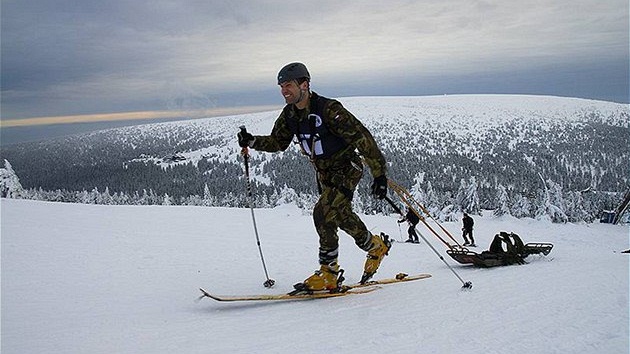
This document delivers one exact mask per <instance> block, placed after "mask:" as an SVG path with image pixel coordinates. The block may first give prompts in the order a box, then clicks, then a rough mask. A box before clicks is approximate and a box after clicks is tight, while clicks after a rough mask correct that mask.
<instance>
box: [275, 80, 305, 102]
mask: <svg viewBox="0 0 630 354" xmlns="http://www.w3.org/2000/svg"><path fill="white" fill-rule="evenodd" d="M306 85H308V83H307V82H306V81H305V82H303V83H302V84H300V85H298V83H297V81H295V80H290V81H285V82H283V83H281V84H280V93H282V97H284V101H285V102H286V103H287V104H296V103H298V102H299V100H300V97H302V98H303V97H304V96H303V95H300V92H301V90H306Z"/></svg>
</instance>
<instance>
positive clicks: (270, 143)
mask: <svg viewBox="0 0 630 354" xmlns="http://www.w3.org/2000/svg"><path fill="white" fill-rule="evenodd" d="M311 95H312V96H314V97H315V98H317V97H318V96H317V94H316V93H314V92H313V93H311ZM322 98H323V97H322ZM324 99H325V98H324ZM325 100H326V104H325V106H324V108H323V114H322V117H321V118H322V123H323V124H325V125H326V127H327V128H328V130H329V131H330V132H331V133H332V134H334V135H336V136H338V137H341V138H342V139H343V140H344V141H345V144H346V145H347V146H346V147H345V148H343V149H341V150H339V151H337V152H336V153H335V154H333V155H332V156H330V157H326V158H321V157H314V158H312V159H311V160H312V162H313V164H314V166H315V169H316V170H317V172H318V173H319V174H320V176H321V177H322V178H323V179H324V180H326V176H327V175H328V174H329V173H335V172H342V171H343V170H345V169H348V168H353V166H352V165H353V164H356V165H359V166H360V165H361V164H362V163H361V157H363V161H364V162H365V164H367V165H368V167H369V168H370V171H371V173H372V176H374V177H379V176H383V175H385V173H386V169H387V166H386V164H385V158H384V157H383V154H382V153H381V151H380V149H379V148H378V146H377V144H376V141H374V137H373V136H372V134H371V133H370V132H369V131H368V130H367V128H365V126H364V125H363V124H362V123H361V122H360V121H359V120H358V119H357V118H356V117H355V116H354V115H352V113H350V112H349V111H348V110H346V109H345V108H344V107H343V106H342V105H341V103H339V102H338V101H336V100H331V99H325ZM310 102H312V101H310V100H309V105H308V107H306V108H305V109H302V110H299V109H297V108H296V107H295V105H287V106H286V107H285V108H284V109H283V110H282V113H281V114H280V116H279V117H278V118H277V119H276V122H275V123H274V126H273V129H272V130H271V134H270V135H266V136H256V137H255V138H256V140H255V141H254V144H253V146H252V148H254V149H256V150H260V151H267V152H276V151H284V150H286V149H287V148H288V147H289V145H290V144H291V142H292V141H293V137H294V135H295V134H294V131H293V130H292V129H291V128H290V127H289V125H288V124H287V119H297V121H298V122H299V121H302V120H304V119H308V116H309V114H310V113H311V109H312V107H311V103H310ZM288 116H291V117H290V118H289V117H288ZM357 151H358V153H357ZM303 152H304V151H303Z"/></svg>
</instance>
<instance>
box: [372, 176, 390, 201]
mask: <svg viewBox="0 0 630 354" xmlns="http://www.w3.org/2000/svg"><path fill="white" fill-rule="evenodd" d="M372 195H373V196H374V198H376V199H385V197H386V196H387V177H385V175H382V176H379V177H376V178H374V183H372Z"/></svg>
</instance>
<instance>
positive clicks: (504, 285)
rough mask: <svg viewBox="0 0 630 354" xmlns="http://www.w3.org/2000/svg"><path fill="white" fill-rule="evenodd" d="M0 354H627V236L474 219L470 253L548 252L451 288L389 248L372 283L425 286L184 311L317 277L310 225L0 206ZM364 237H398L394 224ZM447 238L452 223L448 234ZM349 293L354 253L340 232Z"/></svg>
mask: <svg viewBox="0 0 630 354" xmlns="http://www.w3.org/2000/svg"><path fill="white" fill-rule="evenodd" d="M1 217H2V229H1V231H2V234H1V237H2V244H1V246H2V348H1V349H2V353H3V354H12V353H48V354H51V353H458V354H463V353H484V354H487V353H502V354H503V353H514V354H516V353H528V354H530V353H562V354H565V353H597V354H601V353H607V354H611V353H628V350H629V346H628V337H629V331H628V323H629V316H628V291H629V288H628V270H629V269H628V264H629V257H630V256H628V255H627V254H622V253H620V251H623V250H625V249H628V247H629V245H628V226H621V225H618V226H613V225H607V224H598V223H596V224H582V225H574V224H563V225H560V224H550V223H547V222H543V221H535V220H531V219H522V220H517V219H512V218H494V217H492V216H485V217H483V218H482V217H476V218H475V220H476V225H475V226H476V228H475V235H476V236H475V237H476V240H477V243H478V245H479V247H478V248H477V251H478V252H481V251H482V250H485V249H487V248H488V246H489V243H490V241H491V239H492V236H493V235H494V234H495V233H497V232H498V231H500V230H504V231H512V232H515V233H517V234H519V235H520V236H521V237H522V238H523V240H524V241H525V242H535V241H539V242H551V243H553V244H554V245H555V247H554V249H553V251H552V253H551V254H550V255H549V256H548V257H540V256H536V257H530V259H529V260H530V263H529V264H527V265H523V266H509V267H500V268H491V269H477V268H471V267H469V266H463V265H459V264H457V263H455V262H454V261H453V260H451V259H450V257H448V256H447V255H446V253H445V252H444V250H445V248H444V246H443V245H442V244H441V243H440V242H439V241H438V240H437V239H436V238H434V237H431V236H430V234H429V233H428V232H426V231H424V229H421V230H422V231H423V234H425V236H427V237H428V239H429V241H430V242H431V243H432V244H433V245H434V246H435V247H436V248H437V249H438V250H439V251H440V252H441V253H442V254H443V255H444V257H445V259H446V260H447V262H449V264H451V265H452V266H453V267H454V269H455V270H456V271H457V272H458V274H460V275H461V276H462V278H464V279H465V280H470V281H472V282H473V285H474V286H473V289H472V290H471V291H462V290H460V287H461V283H460V282H459V280H458V279H457V278H456V277H455V276H454V275H453V273H452V272H451V271H450V270H449V269H448V268H447V267H446V266H445V265H444V263H443V262H442V261H440V260H439V258H438V257H437V256H436V255H435V254H434V253H433V252H432V251H431V250H430V249H429V248H428V247H427V246H426V245H425V244H424V243H423V244H421V245H412V244H404V243H395V244H394V246H393V249H392V251H391V252H390V256H388V258H386V259H385V261H384V263H383V265H382V267H381V269H380V270H379V272H378V273H377V276H376V277H379V276H381V277H385V276H391V275H394V274H396V273H398V272H409V273H418V272H427V273H431V274H433V277H432V278H429V279H426V280H420V281H416V282H411V283H405V284H399V285H390V286H386V287H383V288H382V289H379V290H377V291H375V292H372V293H369V294H363V295H354V296H346V297H342V298H333V299H324V300H312V301H289V302H245V303H219V302H214V301H212V300H210V299H207V298H205V299H202V300H201V301H199V302H196V301H195V299H196V298H197V296H198V295H199V291H198V288H199V287H204V288H206V289H209V290H211V291H212V292H214V293H217V294H257V293H263V294H271V293H282V292H286V291H288V290H290V289H291V287H292V284H293V283H295V282H298V281H301V280H303V279H304V278H305V277H306V276H308V275H309V274H311V273H312V271H313V270H315V269H316V268H317V236H316V234H315V231H314V228H313V226H312V221H311V217H310V216H309V215H305V214H304V213H303V212H302V211H300V210H298V209H297V208H295V207H293V206H291V205H285V206H281V207H278V208H275V209H257V210H256V219H257V222H258V227H259V232H260V239H261V244H262V249H263V252H264V256H265V260H266V262H267V268H268V270H269V273H270V276H271V278H273V279H275V280H276V286H275V287H274V288H273V289H266V288H264V287H263V286H262V283H263V281H264V280H265V276H264V273H263V271H262V264H261V261H260V256H259V253H258V248H257V246H256V239H255V236H254V233H253V227H252V222H251V216H250V211H249V210H248V209H228V208H203V207H141V206H95V205H79V204H59V203H45V202H35V201H27V200H9V199H2V202H1ZM364 220H365V221H366V224H367V225H368V227H370V228H373V229H374V231H377V230H378V231H385V232H388V233H389V234H390V235H391V236H392V237H394V238H395V239H399V240H400V239H402V238H404V237H406V235H405V227H404V226H403V227H402V228H401V229H399V228H398V224H397V223H396V218H395V216H382V215H378V216H365V217H364ZM444 225H445V227H446V228H447V229H449V230H450V231H451V232H452V233H454V234H455V235H457V236H458V237H459V229H460V224H459V223H445V224H444ZM340 237H341V248H340V251H341V254H340V264H341V265H342V267H343V268H345V270H346V277H347V281H348V282H354V281H356V280H358V278H359V277H360V274H361V269H362V264H363V261H364V257H365V255H364V253H363V252H361V251H360V250H359V249H358V248H357V247H356V246H355V245H354V244H353V242H352V240H351V238H350V237H348V236H347V235H345V234H343V233H341V236H340Z"/></svg>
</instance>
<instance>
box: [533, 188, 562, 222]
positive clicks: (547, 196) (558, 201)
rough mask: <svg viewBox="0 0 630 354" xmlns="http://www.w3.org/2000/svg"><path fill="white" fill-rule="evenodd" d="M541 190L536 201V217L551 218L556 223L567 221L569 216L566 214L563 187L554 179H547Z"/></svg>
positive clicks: (540, 218) (541, 218)
mask: <svg viewBox="0 0 630 354" xmlns="http://www.w3.org/2000/svg"><path fill="white" fill-rule="evenodd" d="M543 187H544V189H542V190H540V193H539V196H538V199H537V202H536V219H539V220H549V221H551V222H556V223H565V222H567V220H568V218H567V215H566V214H565V211H564V210H565V205H564V198H563V197H562V188H561V187H560V185H559V184H557V183H555V182H553V181H552V180H547V182H546V183H544V185H543Z"/></svg>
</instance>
